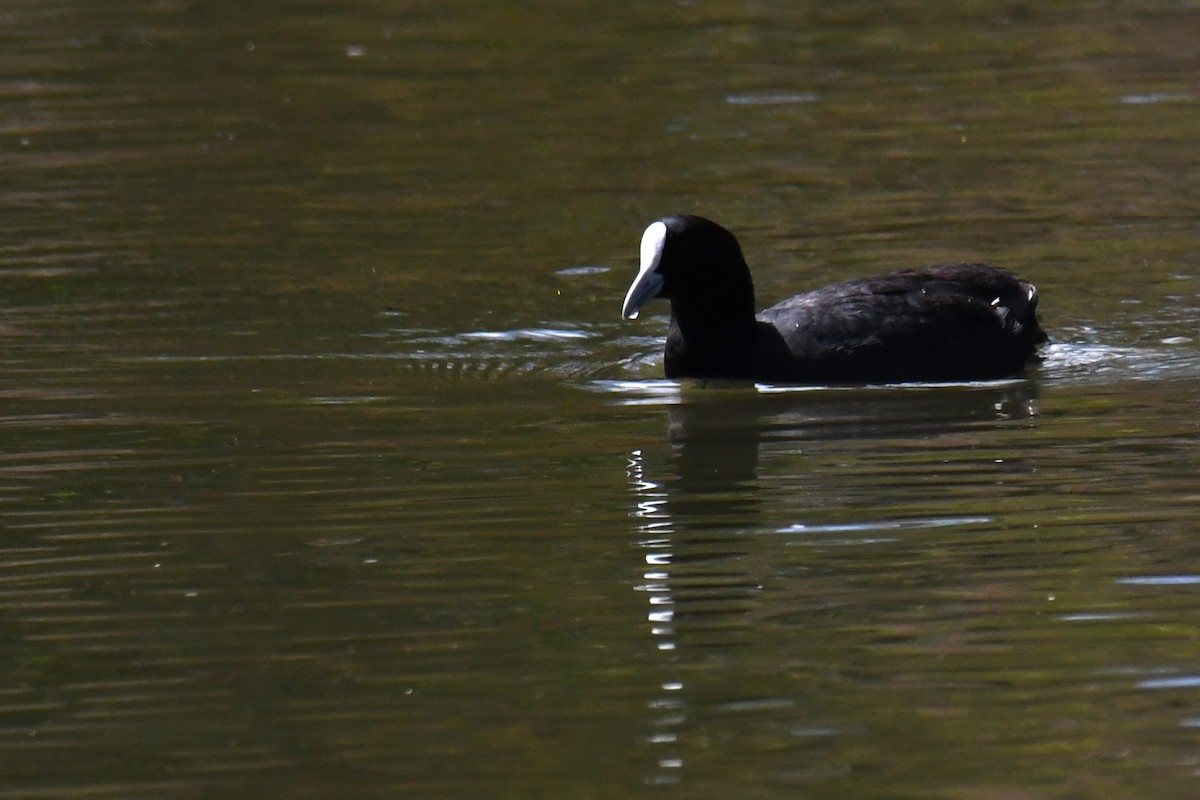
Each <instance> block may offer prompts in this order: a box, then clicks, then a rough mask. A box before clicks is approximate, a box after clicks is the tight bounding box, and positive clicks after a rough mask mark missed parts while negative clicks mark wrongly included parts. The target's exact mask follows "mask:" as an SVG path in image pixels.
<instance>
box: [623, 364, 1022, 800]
mask: <svg viewBox="0 0 1200 800" xmlns="http://www.w3.org/2000/svg"><path fill="white" fill-rule="evenodd" d="M1036 414H1037V385H1036V384H1035V383H1033V382H1028V381H1021V382H1008V383H1004V384H983V385H977V386H958V387H919V388H918V387H898V388H895V389H846V390H822V391H810V392H795V393H787V392H781V393H769V392H763V391H761V390H756V389H755V388H754V387H749V386H744V387H738V388H722V389H716V390H714V389H712V388H685V390H684V391H683V394H682V395H681V397H680V402H679V403H678V404H676V405H672V406H668V407H667V418H668V419H667V422H668V425H667V428H668V430H667V437H666V442H665V443H664V442H663V441H662V440H661V439H658V440H656V441H654V442H651V443H648V444H647V445H646V446H645V447H643V448H640V449H636V450H633V451H631V452H630V453H629V456H628V463H627V477H628V483H629V487H630V494H631V499H632V501H633V511H632V514H631V515H632V517H633V518H634V519H635V520H636V521H637V526H636V530H637V537H638V538H637V544H638V547H639V549H640V551H641V553H642V558H643V562H644V563H643V565H642V580H641V582H640V583H639V584H638V587H637V588H638V590H639V591H642V592H644V593H645V595H646V600H647V605H648V609H647V620H648V622H649V631H650V636H651V639H652V641H653V643H654V646H655V648H656V649H657V650H658V651H659V652H661V653H662V654H663V658H664V666H665V667H666V668H667V669H666V670H665V671H664V675H665V679H664V680H662V681H661V683H660V685H659V686H658V687H657V688H656V689H655V691H654V695H653V698H652V699H651V701H650V703H649V709H650V718H649V728H650V730H649V733H648V735H647V742H649V743H650V744H651V745H652V746H653V748H654V751H653V752H654V756H655V768H654V771H653V773H652V774H651V775H650V776H649V777H648V780H650V781H651V782H653V783H675V782H678V781H679V780H680V777H681V775H682V770H683V768H684V766H685V758H684V751H683V749H682V746H681V742H680V739H681V734H682V732H683V729H684V727H685V725H686V721H687V701H686V698H687V694H688V693H687V688H688V687H687V684H686V680H685V669H684V665H685V664H686V663H687V654H686V653H685V652H681V651H683V650H685V649H686V647H685V645H689V644H692V643H694V644H696V645H697V646H698V647H702V648H704V650H705V652H712V651H713V649H714V648H729V647H733V646H737V643H738V641H739V640H741V639H742V638H743V636H749V635H750V631H749V629H750V627H751V626H750V625H749V623H748V619H749V618H750V617H751V614H752V611H753V609H754V598H755V596H756V594H757V593H758V591H759V590H760V589H761V587H762V584H763V580H764V576H763V574H762V571H761V570H760V569H759V566H760V565H759V561H758V559H756V558H753V557H751V555H750V554H749V553H747V547H748V546H749V543H750V542H751V541H752V539H751V538H750V537H746V536H744V535H741V534H743V533H745V532H747V531H752V530H756V529H758V528H760V527H761V519H760V517H762V516H763V515H764V513H765V512H764V508H763V505H764V503H765V502H767V498H768V497H769V496H770V494H771V493H770V492H769V491H764V489H769V488H770V487H771V486H772V485H775V483H776V482H774V481H771V480H770V479H769V478H768V479H764V478H763V476H761V475H760V474H759V472H760V454H761V453H762V451H763V450H764V449H770V448H775V449H781V448H782V449H793V450H794V449H796V448H798V447H799V446H801V445H805V444H806V443H814V442H826V443H830V442H833V443H836V441H837V440H862V439H868V440H873V439H881V440H882V439H888V438H897V437H906V438H911V437H921V436H925V435H932V434H937V433H944V432H945V431H946V430H948V429H950V428H952V427H954V426H960V427H962V426H970V425H972V424H974V423H987V422H1002V421H1004V420H1006V419H1012V418H1028V417H1032V416H1035V415H1036ZM835 446H836V445H835ZM820 480H822V476H813V477H812V479H811V481H812V485H813V486H814V491H815V492H817V493H821V492H823V491H824V492H829V491H831V488H830V487H828V486H824V485H822V484H821V483H820V482H819V481H820ZM747 641H749V639H747Z"/></svg>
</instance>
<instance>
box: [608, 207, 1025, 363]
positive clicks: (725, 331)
mask: <svg viewBox="0 0 1200 800" xmlns="http://www.w3.org/2000/svg"><path fill="white" fill-rule="evenodd" d="M652 297H662V298H665V299H667V300H670V301H671V325H670V328H669V329H668V331H667V345H666V352H665V359H664V366H665V369H666V374H667V377H668V378H685V377H687V378H735V379H748V380H756V381H764V382H773V383H802V384H812V383H822V384H829V383H841V384H844V383H909V382H955V381H972V380H987V379H995V378H1004V377H1010V376H1015V375H1018V374H1020V373H1021V372H1022V371H1023V370H1024V368H1025V366H1026V364H1027V363H1029V362H1030V361H1031V360H1034V359H1035V358H1036V353H1035V351H1036V348H1037V345H1038V344H1040V343H1042V342H1044V341H1046V334H1045V333H1044V332H1043V331H1042V328H1041V326H1040V325H1039V324H1038V319H1037V314H1036V311H1037V301H1038V296H1037V289H1036V288H1034V286H1033V284H1031V283H1028V282H1027V281H1023V280H1021V279H1019V278H1017V277H1015V276H1014V275H1013V274H1012V273H1010V272H1008V271H1006V270H1003V269H1000V268H998V267H993V266H990V265H987V264H938V265H935V266H930V267H925V268H923V269H909V270H901V271H899V272H891V273H888V274H885V275H878V276H875V277H870V278H858V279H854V280H849V281H843V282H841V283H835V284H832V285H830V286H826V287H824V288H822V289H816V290H814V291H811V292H807V293H805V294H798V295H795V296H794V297H790V298H788V299H787V300H784V301H782V302H780V303H777V304H775V305H773V306H771V307H770V308H767V309H765V310H763V311H760V312H758V314H757V315H756V314H755V311H754V284H753V281H752V280H751V278H750V268H749V267H747V266H746V260H745V258H743V257H742V250H741V247H740V246H739V245H738V242H737V239H736V238H734V236H733V234H732V233H730V232H729V231H727V230H726V229H725V228H723V227H721V226H720V225H718V224H716V223H715V222H713V221H711V220H708V219H705V218H704V217H696V216H690V215H678V216H670V217H664V218H662V219H660V220H658V221H657V222H654V223H651V225H650V226H649V227H648V228H646V232H645V233H644V234H643V235H642V243H641V267H640V269H639V270H638V274H637V277H636V278H635V279H634V281H633V284H632V285H631V286H630V287H629V292H628V293H627V294H626V295H625V304H624V306H623V308H622V311H621V313H622V315H623V316H625V317H627V318H629V319H633V318H635V317H637V315H638V311H639V310H640V309H641V307H642V304H643V303H645V302H646V301H647V300H649V299H650V298H652Z"/></svg>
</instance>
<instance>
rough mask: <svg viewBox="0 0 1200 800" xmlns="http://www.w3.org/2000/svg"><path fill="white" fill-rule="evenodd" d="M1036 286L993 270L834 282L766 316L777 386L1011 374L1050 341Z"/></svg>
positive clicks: (765, 348)
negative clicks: (1039, 313)
mask: <svg viewBox="0 0 1200 800" xmlns="http://www.w3.org/2000/svg"><path fill="white" fill-rule="evenodd" d="M1036 309H1037V290H1036V289H1035V288H1034V286H1033V285H1032V284H1030V283H1027V282H1025V281H1021V280H1019V279H1017V278H1016V277H1014V276H1013V275H1012V274H1011V273H1009V272H1007V271H1005V270H1002V269H998V268H996V267H992V266H989V265H986V264H942V265H938V266H934V267H928V268H925V269H919V270H904V271H900V272H893V273H889V274H886V275H879V276H875V277H870V278H860V279H856V280H851V281H845V282H842V283H835V284H832V285H830V286H826V287H824V288H821V289H817V290H815V291H812V292H808V293H805V294H800V295H796V296H794V297H791V298H789V299H787V300H784V301H783V302H781V303H778V304H776V305H774V306H771V307H770V308H768V309H765V310H764V311H762V312H761V313H760V314H759V315H758V319H759V321H760V323H761V324H760V337H761V338H762V339H763V344H762V345H761V346H760V347H759V348H758V352H759V353H760V363H759V364H758V366H757V369H756V371H757V372H759V373H760V374H761V375H762V376H763V378H765V379H770V380H801V381H827V382H862V381H868V382H892V381H895V382H906V381H959V380H979V379H987V378H995V377H1003V376H1007V375H1013V374H1015V373H1018V372H1020V371H1021V369H1022V368H1023V367H1024V365H1025V364H1026V362H1028V361H1029V359H1030V358H1031V357H1032V356H1033V353H1034V349H1035V347H1036V345H1037V344H1038V343H1040V342H1042V341H1044V340H1045V338H1046V335H1045V333H1043V332H1042V329H1041V327H1040V326H1039V324H1038V321H1037V316H1036Z"/></svg>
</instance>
